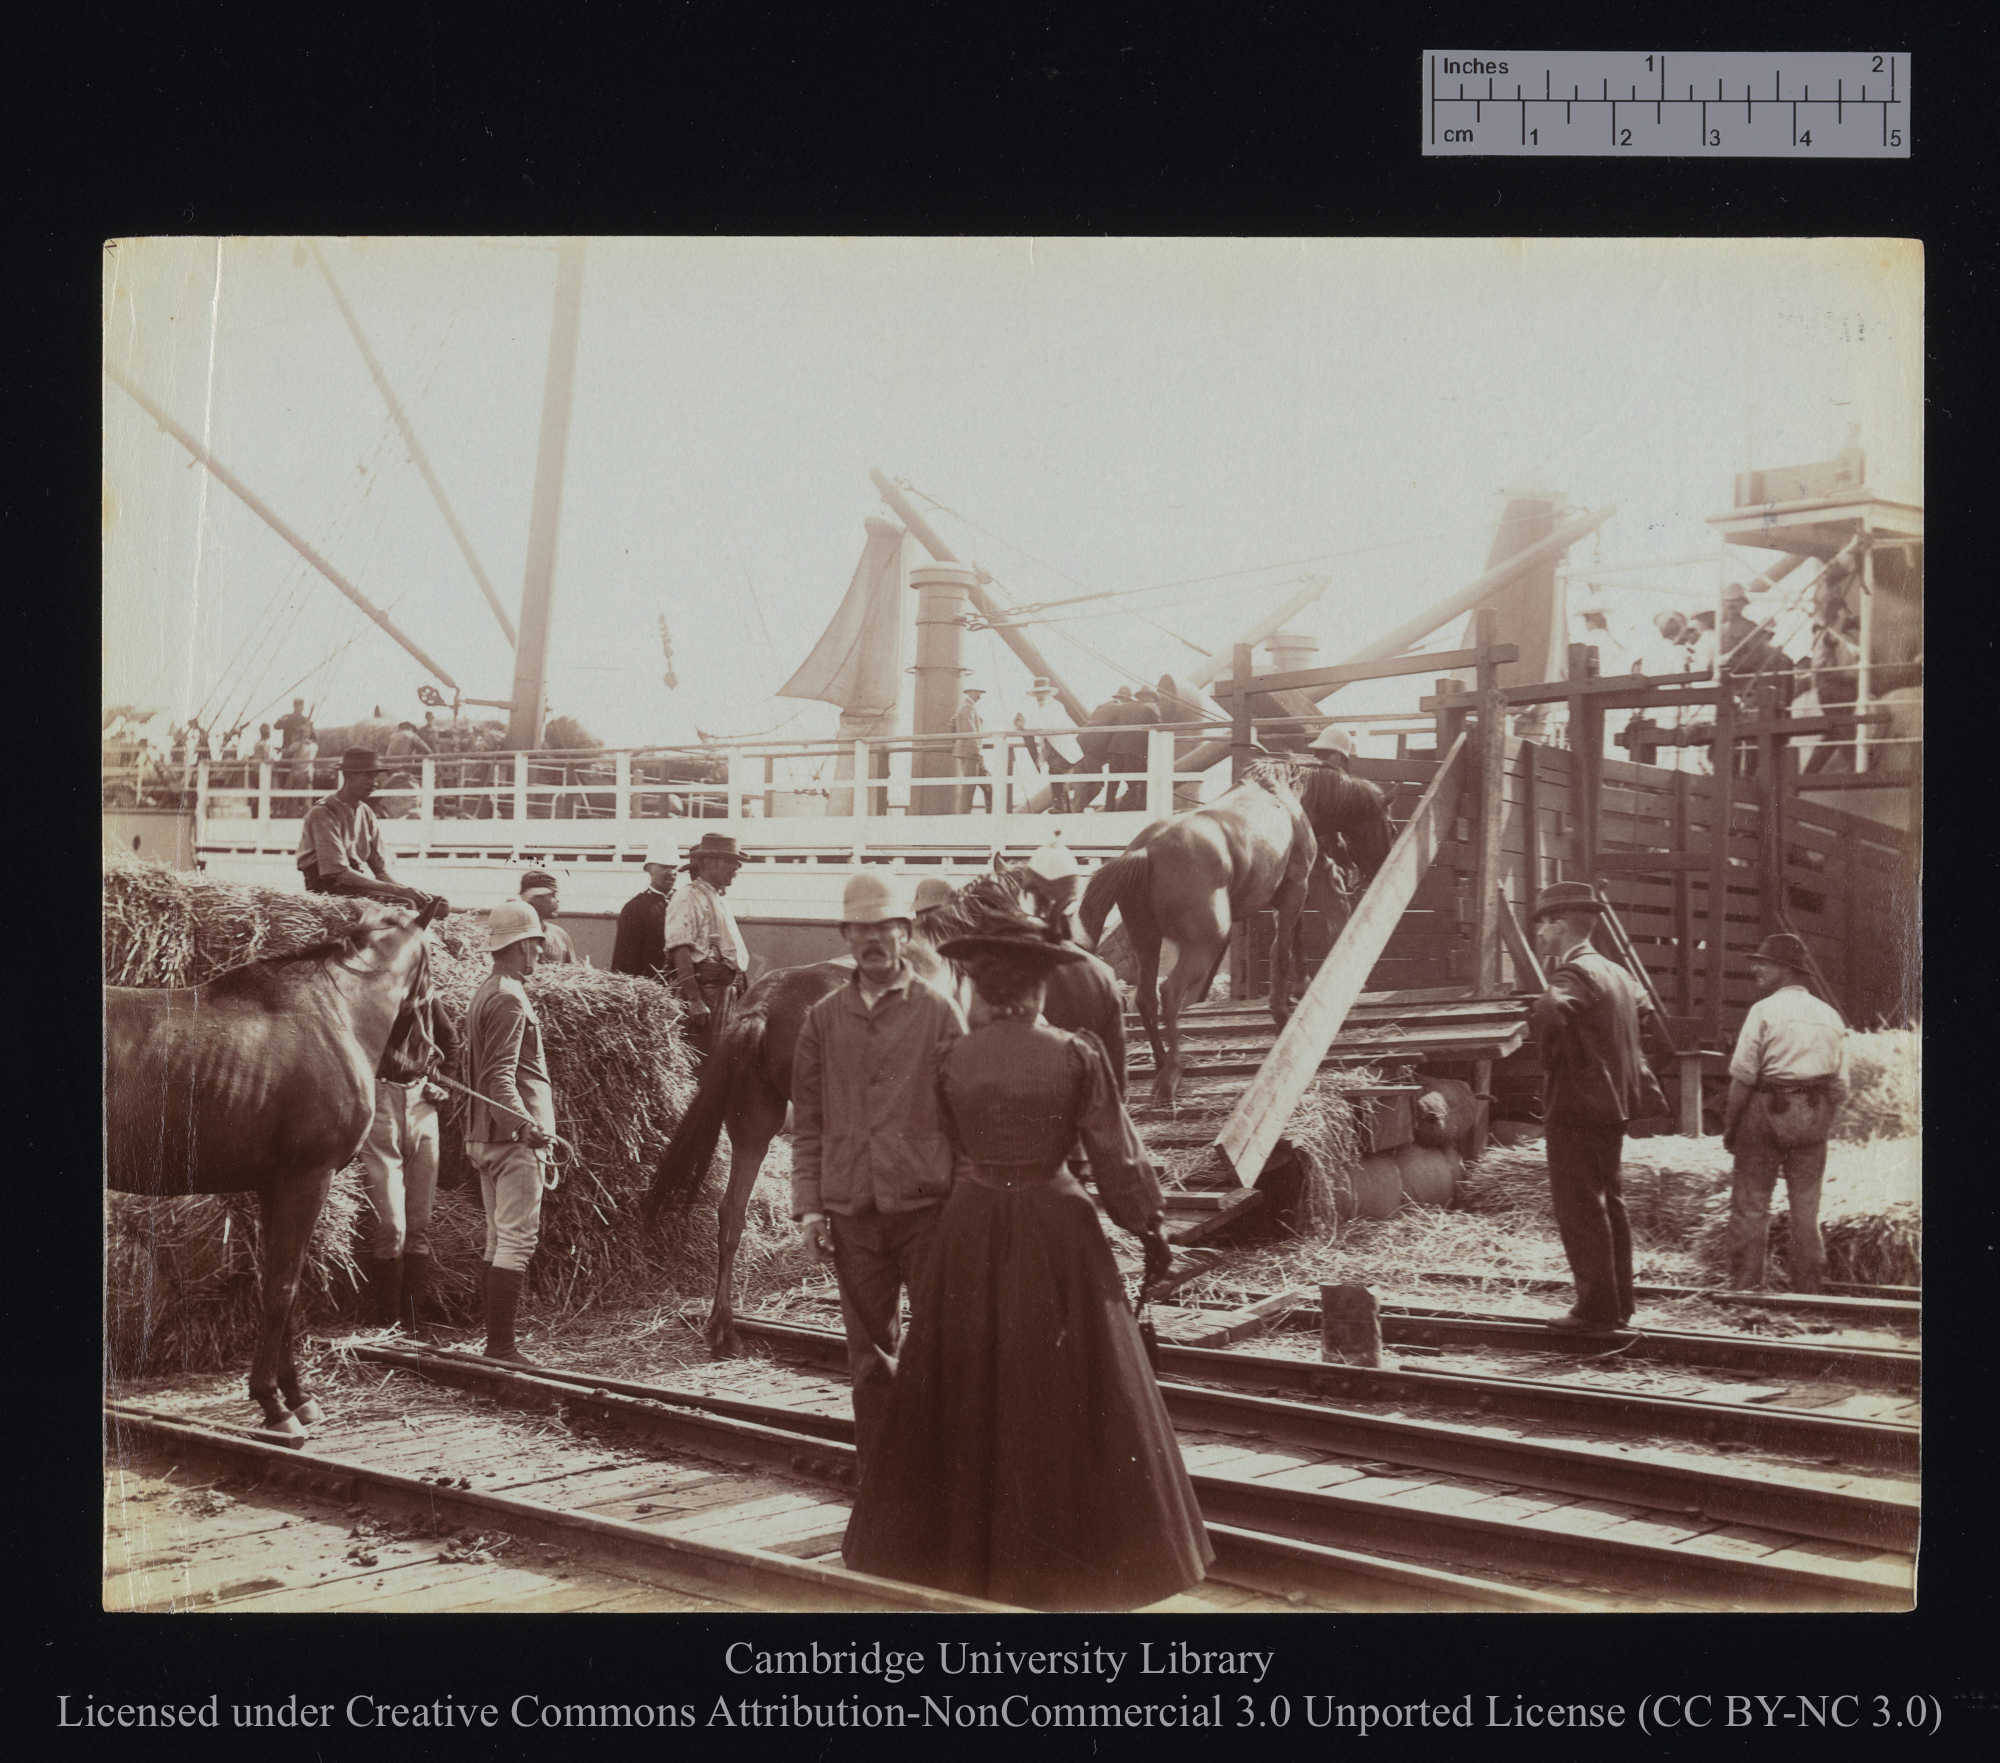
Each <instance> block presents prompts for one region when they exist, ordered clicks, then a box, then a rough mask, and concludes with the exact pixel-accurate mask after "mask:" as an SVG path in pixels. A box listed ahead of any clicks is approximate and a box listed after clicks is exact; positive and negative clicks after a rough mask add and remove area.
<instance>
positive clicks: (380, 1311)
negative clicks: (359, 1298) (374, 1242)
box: [368, 1255, 403, 1328]
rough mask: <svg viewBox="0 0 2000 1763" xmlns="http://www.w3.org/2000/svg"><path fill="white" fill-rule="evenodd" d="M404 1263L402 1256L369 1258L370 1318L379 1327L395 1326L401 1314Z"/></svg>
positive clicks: (375, 1256) (374, 1256)
mask: <svg viewBox="0 0 2000 1763" xmlns="http://www.w3.org/2000/svg"><path fill="white" fill-rule="evenodd" d="M402 1283H403V1263H402V1258H401V1257H400V1256H395V1255H391V1256H389V1257H388V1258H387V1259H384V1258H383V1257H381V1256H379V1255H371V1256H370V1257H369V1259H368V1320H369V1321H370V1322H372V1323H373V1324H374V1325H375V1326H376V1327H377V1328H394V1327H395V1326H396V1320H397V1317H398V1315H399V1314H400V1298H401V1288H402Z"/></svg>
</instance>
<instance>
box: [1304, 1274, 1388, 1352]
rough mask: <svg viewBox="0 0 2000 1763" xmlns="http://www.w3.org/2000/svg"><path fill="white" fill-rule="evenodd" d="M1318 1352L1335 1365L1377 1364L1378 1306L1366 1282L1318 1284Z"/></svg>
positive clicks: (1380, 1321)
mask: <svg viewBox="0 0 2000 1763" xmlns="http://www.w3.org/2000/svg"><path fill="white" fill-rule="evenodd" d="M1319 1356H1320V1358H1322V1359H1324V1360H1328V1361H1331V1362H1332V1363H1334V1364H1336V1365H1366V1366H1370V1367H1378V1366H1380V1365H1381V1363H1382V1315H1381V1307H1380V1306H1379V1305H1378V1304H1377V1303H1376V1302H1375V1294H1374V1293H1373V1292H1371V1291H1370V1290H1369V1289H1368V1288H1367V1287H1366V1286H1347V1285H1323V1286H1321V1287H1320V1288H1319Z"/></svg>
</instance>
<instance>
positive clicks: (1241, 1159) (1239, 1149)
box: [1215, 732, 1518, 1187]
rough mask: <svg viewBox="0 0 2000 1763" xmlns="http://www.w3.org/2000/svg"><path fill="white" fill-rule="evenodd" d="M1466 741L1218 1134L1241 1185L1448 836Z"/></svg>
mask: <svg viewBox="0 0 2000 1763" xmlns="http://www.w3.org/2000/svg"><path fill="white" fill-rule="evenodd" d="M1468 742H1469V737H1468V736H1467V735H1466V734H1464V733H1463V732H1461V733H1460V734H1459V736H1458V738H1457V739H1456V740H1455V741H1453V742H1452V745H1451V748H1450V750H1449V751H1448V752H1447V753H1446V754H1445V757H1444V762H1443V764H1441V765H1440V766H1439V767H1438V768H1437V771H1436V773H1435V775H1433V777H1432V778H1431V781H1430V785H1429V787H1428V788H1427V789H1426V790H1425V791H1424V794H1423V799H1422V800H1421V801H1419V802H1418V804H1417V807H1416V811H1415V813H1413V814H1412V815H1411V816H1410V818H1409V820H1408V822H1407V823H1406V824H1405V825H1404V827H1403V830H1402V832H1401V833H1400V834H1399V835H1398V836H1397V839H1396V843H1395V844H1394V846H1392V847H1391V849H1390V852H1389V855H1388V857H1387V858H1386V859H1385V860H1384V862H1383V864H1382V867H1381V869H1380V870H1378V871H1377V872H1376V876H1375V879H1374V881H1372V882H1371V883H1370V884H1369V886H1368V891H1367V892H1366V893H1365V894H1363V895H1362V896H1361V901H1360V903H1359V904H1358V905H1357V906H1356V907H1355V908H1354V912H1353V914H1352V916H1351V917H1350V918H1349V919H1348V921H1347V924H1346V927H1345V928H1344V929H1343V930H1342V931H1341V933H1340V938H1339V941H1337V942H1336V943H1335V944H1334V946H1333V949H1332V952H1331V953H1330V954H1329V955H1328V956H1327V958H1326V959H1325V960H1324V961H1323V962H1322V963H1321V964H1320V969H1319V972H1318V973H1317V974H1315V975H1314V976H1313V981H1312V984H1311V985H1310V986H1308V987H1307V988H1306V993H1305V996H1304V997H1303V998H1301V999H1300V1000H1299V1004H1298V1007H1297V1009H1295V1010H1294V1011H1293V1012H1292V1015H1291V1018H1290V1020H1289V1021H1287V1022H1286V1024H1285V1026H1284V1028H1283V1029H1282V1030H1281V1031H1280V1032H1279V1035H1278V1038H1277V1042H1276V1044H1275V1045H1274V1046H1273V1047H1272V1049H1271V1052H1270V1055H1269V1056H1268V1057H1267V1058H1266V1059H1265V1060H1264V1061H1263V1063H1262V1064H1261V1065H1260V1066H1259V1067H1258V1069H1257V1072H1256V1074H1255V1075H1254V1076H1253V1077H1252V1078H1251V1079H1250V1081H1249V1083H1248V1084H1246V1085H1245V1086H1244V1089H1243V1093H1242V1094H1241V1096H1239V1097H1238V1098H1237V1100H1236V1104H1235V1106H1234V1107H1232V1108H1231V1109H1230V1111H1229V1113H1228V1116H1227V1117H1226V1118H1225V1119H1224V1121H1223V1123H1222V1127H1221V1130H1220V1131H1219V1132H1218V1133H1217V1134H1216V1136H1215V1146H1216V1149H1217V1150H1218V1151H1220V1152H1221V1154H1222V1157H1223V1158H1225V1159H1226V1160H1227V1163H1228V1166H1229V1168H1230V1169H1231V1170H1232V1171H1233V1172H1234V1174H1235V1176H1236V1179H1237V1181H1238V1182H1239V1183H1240V1184H1242V1185H1244V1186H1246V1187H1247V1186H1248V1185H1249V1184H1250V1183H1252V1182H1254V1181H1255V1180H1256V1179H1257V1177H1258V1176H1259V1175H1260V1174H1261V1173H1262V1172H1263V1169H1264V1163H1265V1160H1266V1159H1267V1158H1268V1157H1269V1156H1270V1154H1271V1151H1272V1149H1273V1147H1274V1146H1275V1145H1276V1144H1277V1142H1278V1140H1279V1138H1280V1137H1282V1136H1283V1134H1284V1131H1285V1128H1286V1127H1287V1126H1288V1125H1289V1124H1290V1122H1291V1118H1292V1115H1293V1113H1294V1111H1295V1110H1296V1109H1297V1108H1298V1105H1299V1103H1300V1102H1301V1101H1302V1100H1303V1099H1304V1097H1305V1093H1306V1090H1307V1087H1308V1086H1309V1085H1310V1084H1311V1083H1312V1081H1313V1079H1314V1078H1315V1077H1317V1076H1318V1075H1319V1071H1320V1067H1321V1065H1322V1064H1323V1062H1324V1061H1325V1059H1326V1057H1327V1054H1328V1051H1329V1049H1330V1048H1331V1047H1332V1046H1333V1044H1334V1041H1335V1038H1336V1037H1337V1036H1339V1035H1340V1033H1341V1031H1342V1029H1343V1028H1344V1027H1345V1026H1346V1023H1347V1019H1348V1015H1349V1013H1350V1012H1351V1011H1352V1010H1353V1008H1354V1006H1355V1004H1356V1002H1357V1001H1358V1000H1359V999H1360V997H1361V988H1362V986H1363V985H1365V984H1366V983H1367V979H1368V975H1369V973H1370V972H1371V971H1372V970H1373V968H1374V966H1375V963H1376V961H1377V960H1378V959H1379V958H1380V957H1381V954H1382V951H1383V950H1384V949H1385V948H1386V947H1387V946H1388V943H1389V939H1390V937H1391V936H1393V935H1394V934H1395V931H1396V927H1397V925H1398V924H1399V923H1400V922H1401V921H1402V916H1403V911H1404V908H1405V907H1407V906H1408V905H1409V903H1410V901H1411V899H1412V898H1413V897H1414V895H1415V894H1416V891H1417V884H1418V883H1419V882H1421V881H1422V880H1423V877H1424V872H1425V871H1426V870H1428V869H1429V868H1430V866H1431V862H1432V860H1433V859H1434V858H1435V857H1436V855H1437V853H1438V849H1439V847H1440V845H1441V844H1442V843H1443V842H1444V840H1445V836H1446V833H1447V830H1448V826H1449V822H1450V819H1451V816H1452V815H1453V814H1454V813H1455V811H1456V808H1457V803H1458V797H1459V792H1460V790H1461V789H1462V788H1463V787H1464V785H1465V781H1466V775H1467V772H1468V770H1469V769H1470V761H1469V760H1468V758H1467V753H1468ZM1481 1002H1482V1003H1488V1002H1493V1001H1484V1000H1483V1001H1481ZM1357 1026H1359V1025H1357ZM1516 1044H1518V1040H1517V1041H1516ZM1385 1046H1386V1044H1385ZM1473 1056H1474V1057H1478V1056H1480V1055H1473Z"/></svg>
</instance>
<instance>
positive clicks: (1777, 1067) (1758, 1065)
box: [1722, 931, 1847, 1292]
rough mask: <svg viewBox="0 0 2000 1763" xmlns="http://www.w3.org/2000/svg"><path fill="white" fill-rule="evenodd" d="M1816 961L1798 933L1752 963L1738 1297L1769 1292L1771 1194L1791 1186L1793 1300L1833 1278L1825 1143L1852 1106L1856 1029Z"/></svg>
mask: <svg viewBox="0 0 2000 1763" xmlns="http://www.w3.org/2000/svg"><path fill="white" fill-rule="evenodd" d="M1810 970H1811V958H1810V957H1809V956H1808V955H1807V954H1806V946H1805V944H1804V943H1803V942H1801V941H1800V940H1799V938H1797V937H1795V936H1793V935H1791V934H1790V933H1789V932H1785V931H1780V932H1778V933H1777V934H1776V935H1774V936H1768V937H1766V938H1765V939H1764V940H1763V942H1762V943H1760V944H1759V945H1758V948H1757V953H1756V954H1754V955H1753V956H1751V957H1750V971H1751V973H1752V974H1753V975H1754V976H1755V978H1756V981H1757V990H1758V994H1759V995H1758V998H1757V1001H1756V1003H1754V1004H1752V1005H1751V1006H1750V1013H1749V1014H1748V1015H1747V1016H1745V1017H1744V1018H1743V1027H1742V1028H1741V1030H1739V1031H1738V1033H1737V1036H1736V1051H1735V1053H1734V1054H1733V1055H1732V1056H1731V1058H1730V1061H1729V1106H1728V1110H1727V1112H1726V1113H1725V1114H1724V1115H1723V1121H1722V1142H1723V1144H1724V1145H1725V1146H1727V1147H1728V1149H1729V1150H1730V1151H1732V1152H1733V1153H1734V1154H1735V1158H1736V1166H1735V1170H1734V1173H1733V1175H1732V1178H1731V1183H1730V1193H1729V1230H1728V1234H1727V1235H1726V1236H1725V1237H1724V1239H1723V1249H1724V1251H1725V1253H1726V1254H1727V1255H1728V1257H1729V1283H1730V1284H1731V1285H1732V1286H1734V1287H1735V1288H1736V1289H1737V1290H1738V1291H1756V1290H1758V1289H1760V1288H1761V1287H1762V1286H1763V1284H1764V1249H1765V1242H1766V1239H1767V1237H1768V1235H1769V1223H1770V1215H1771V1193H1772V1190H1773V1189H1774V1188H1775V1187H1776V1186H1777V1185H1778V1178H1779V1177H1780V1176H1783V1177H1784V1178H1785V1201H1786V1210H1787V1212H1788V1213H1789V1214H1790V1217H1791V1225H1792V1240H1791V1255H1790V1258H1789V1262H1788V1272H1789V1273H1790V1276H1791V1286H1792V1290H1793V1291H1795V1292H1816V1291H1818V1290H1819V1289H1820V1283H1821V1281H1822V1279H1823V1278H1824V1277H1825V1272H1826V1251H1825V1247H1824V1245H1823V1244H1822V1243H1821V1241H1820V1234H1819V1193H1820V1182H1821V1179H1822V1178H1823V1177H1824V1175H1825V1174H1826V1141H1827V1137H1828V1135H1829V1134H1830V1133H1831V1131H1832V1129H1833V1117H1834V1116H1835V1115H1836V1114H1837V1113H1839V1111H1840V1104H1841V1103H1842V1102H1843V1101H1844V1100H1845V1099H1846V1096H1847V1025H1846V1023H1845V1022H1843V1021H1842V1020H1841V1016H1840V1012H1839V1011H1838V1010H1836V1009H1834V1007H1833V1006H1832V1005H1831V1004H1828V1003H1826V1002H1825V1001H1824V1000H1822V999H1819V998H1816V997H1814V996H1813V994H1812V993H1811V992H1810V991H1809V990H1807V983H1808V978H1809V974H1810Z"/></svg>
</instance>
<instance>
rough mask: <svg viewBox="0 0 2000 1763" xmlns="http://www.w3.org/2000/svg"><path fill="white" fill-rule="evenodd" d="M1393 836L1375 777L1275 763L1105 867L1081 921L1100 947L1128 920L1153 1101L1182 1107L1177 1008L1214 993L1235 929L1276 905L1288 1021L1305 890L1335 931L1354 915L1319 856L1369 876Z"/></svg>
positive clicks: (1155, 830) (1277, 980) (1281, 1011)
mask: <svg viewBox="0 0 2000 1763" xmlns="http://www.w3.org/2000/svg"><path fill="white" fill-rule="evenodd" d="M1393 834H1394V829H1393V828H1392V827H1391V826H1390V824H1389V817H1388V812H1387V810H1386V809H1385V807H1384V806H1383V802H1382V797H1381V793H1380V792H1379V791H1378V790H1376V788H1375V786H1374V785H1373V784H1370V783H1367V782H1365V781H1364V780H1362V779H1359V778H1349V777H1345V776H1343V775H1341V774H1340V773H1339V772H1336V771H1334V770H1332V769H1330V768H1328V767H1324V766H1319V765H1300V764H1295V763H1293V762H1291V761H1289V760H1283V759H1274V760H1267V761H1265V762H1264V763H1262V764H1260V765H1257V766H1255V767H1253V768H1252V769H1251V771H1250V772H1249V773H1248V774H1247V775H1246V776H1245V778H1244V779H1243V781H1242V782H1241V783H1240V784H1237V785H1236V786H1235V787H1234V788H1232V789H1230V790H1229V791H1227V792H1226V793H1225V794H1223V795H1221V796H1219V797H1218V798H1217V799H1216V800H1215V801H1213V802H1211V803H1209V804H1207V805H1206V806H1205V807H1201V808H1191V809H1189V810H1188V811H1187V812H1185V813H1183V814H1176V815H1174V816H1173V817H1172V818H1171V819H1169V820H1159V821H1155V822H1154V823H1153V824H1152V825H1151V826H1148V827H1147V828H1146V829H1145V830H1144V831H1143V832H1141V833H1140V834H1139V836H1138V837H1137V838H1136V839H1134V840H1133V841H1132V843H1131V844H1129V845H1128V846H1126V848H1125V849H1124V851H1123V852H1121V853H1120V854H1119V855H1118V856H1116V857H1114V858H1112V859H1111V861H1110V862H1109V863H1106V864H1103V865H1102V866H1100V867H1099V869H1098V871H1097V873H1096V874H1095V875H1093V876H1092V877H1091V878H1090V883H1089V885H1088V886H1087V887H1086V888H1085V889H1084V893H1083V905H1082V908H1081V910H1080V913H1079V916H1080V918H1081V919H1082V922H1083V928H1084V932H1085V934H1086V935H1087V936H1088V937H1089V938H1090V940H1091V941H1092V942H1093V943H1095V942H1096V941H1098V940H1099V939H1100V938H1101V937H1102V935H1103V933H1104V923H1105V920H1106V919H1107V918H1109V917H1110V915H1111V908H1112V907H1113V906H1116V907H1117V908H1118V910H1119V912H1120V914H1121V915H1122V916H1123V918H1124V921H1125V926H1126V934H1127V936H1128V937H1129V939H1130V941H1131V944H1132V952H1133V955H1134V956H1135V957H1136V959H1137V961H1138V964H1139V988H1138V990H1139V1017H1140V1020H1141V1021H1142V1022H1144V1023H1145V1025H1146V1037H1147V1039H1148V1040H1149V1041H1150V1042H1151V1043H1152V1047H1153V1073H1154V1076H1153V1100H1154V1101H1155V1102H1159V1103H1163V1104H1165V1105H1166V1106H1168V1107H1171V1106H1173V1104H1174V1099H1175V1094H1176V1092H1177V1090H1178V1089H1179V1086H1180V1079H1181V1073H1182V1071H1183V1069H1184V1065H1183V1061H1182V1059H1181V1034H1180V1016H1181V1011H1182V1010H1183V1009H1185V1008H1186V1007H1187V1006H1188V1005H1189V1004H1198V1003H1200V1002H1201V1001H1202V999H1204V998H1206V997H1207V996H1208V988H1209V986H1210V984H1211V983H1212V982H1213V980H1214V978H1215V970H1216V968H1217V967H1218V966H1219V965H1220V964H1221V961H1222V957H1223V955H1224V953H1225V952H1226V951H1227V950H1228V947H1229V933H1230V930H1231V928H1232V927H1233V926H1234V925H1235V924H1236V923H1238V922H1239V921H1241V920H1242V919H1245V918H1247V917H1249V916H1250V915H1251V914H1252V913H1256V912H1262V911H1263V910H1264V909H1265V908H1266V907H1272V908H1275V909H1276V911H1277V914H1278V934H1277V938H1276V940H1275V941H1274V942H1273V944H1272V947H1271V1016H1272V1019H1273V1020H1274V1021H1276V1022H1278V1023H1283V1022H1284V1021H1285V1019H1286V1018H1287V1017H1288V1016H1290V1014H1291V1010H1292V995H1293V988H1294V984H1295V982H1296V981H1297V980H1298V979H1299V977H1300V971H1299V970H1300V962H1299V934H1298V933H1299V916H1300V914H1301V913H1302V912H1303V911H1304V910H1305V905H1306V895H1307V889H1308V886H1309V885H1310V886H1312V887H1313V889H1314V892H1315V895H1316V897H1318V898H1319V899H1320V900H1321V901H1322V902H1323V904H1324V906H1325V907H1326V909H1327V911H1328V916H1329V918H1330V919H1331V920H1332V921H1333V922H1334V924H1335V928H1336V932H1337V931H1338V928H1339V926H1341V925H1344V924H1345V923H1346V919H1347V904H1348V893H1347V889H1346V887H1345V886H1344V885H1343V884H1342V881H1341V879H1340V877H1339V876H1338V875H1337V874H1336V873H1335V872H1334V869H1333V866H1332V863H1331V862H1330V861H1327V862H1323V861H1322V858H1323V857H1331V856H1332V855H1333V854H1336V853H1337V854H1338V855H1340V856H1341V857H1343V858H1345V859H1348V860H1350V861H1352V862H1353V864H1354V865H1355V867H1356V868H1357V869H1358V870H1359V871H1360V872H1361V874H1362V876H1363V877H1364V879H1367V880H1372V879H1373V877H1374V874H1375V871H1376V870H1377V869H1379V868H1380V867H1381V865H1382V860H1383V859H1384V858H1385V857H1386V856H1387V855H1388V853H1389V847H1390V845H1391V844H1392V843H1393V842H1394V837H1393ZM1163 955H1164V963H1163V961H1162V956H1163Z"/></svg>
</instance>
